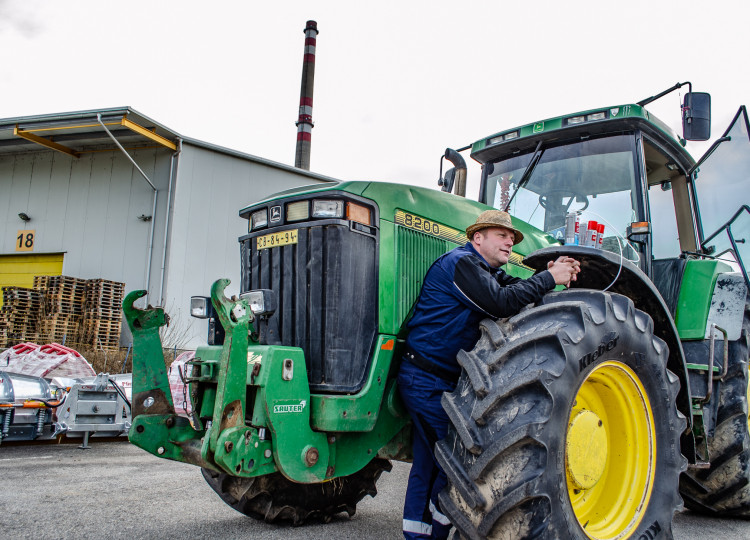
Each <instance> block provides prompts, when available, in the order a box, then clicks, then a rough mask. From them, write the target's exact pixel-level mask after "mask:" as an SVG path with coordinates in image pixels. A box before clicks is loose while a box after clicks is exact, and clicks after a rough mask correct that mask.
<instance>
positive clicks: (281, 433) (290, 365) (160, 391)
mask: <svg viewBox="0 0 750 540" xmlns="http://www.w3.org/2000/svg"><path fill="white" fill-rule="evenodd" d="M228 284H229V280H226V279H221V280H218V281H216V282H215V283H214V284H213V286H212V288H211V301H212V303H213V306H214V309H215V310H216V312H217V314H218V317H219V321H220V322H221V324H222V326H223V327H224V330H225V335H226V337H225V340H224V344H223V346H207V347H201V348H199V349H198V350H197V351H196V357H195V359H194V360H193V361H191V364H192V373H190V375H189V376H188V377H186V382H187V383H188V384H189V387H190V388H191V395H192V396H193V404H194V413H193V418H192V423H191V421H190V420H189V419H188V418H185V417H183V416H178V415H177V414H176V413H175V408H174V402H173V399H172V396H171V393H170V390H169V380H168V376H167V370H166V367H165V365H166V364H165V361H164V354H163V349H162V344H161V339H160V337H159V328H160V327H161V326H163V325H164V324H167V323H168V317H167V315H166V314H165V313H164V311H163V309H161V308H152V307H151V306H149V307H148V308H147V309H146V310H141V309H138V308H135V307H134V306H133V303H134V302H135V301H136V300H137V299H139V298H141V297H143V296H145V294H146V293H145V291H134V292H131V293H130V294H128V296H127V297H126V298H125V301H124V303H123V310H124V312H125V317H126V319H127V321H128V325H129V326H130V329H131V332H132V333H133V416H134V418H133V425H132V427H131V429H130V434H129V438H130V441H131V442H132V443H133V444H135V445H137V446H139V447H141V448H143V449H144V450H146V451H148V452H151V453H152V454H155V455H157V456H160V457H164V458H167V459H172V460H176V461H183V462H186V463H192V464H194V465H198V466H200V467H203V468H206V469H211V470H215V471H219V472H226V473H228V474H230V475H232V476H245V477H251V476H260V475H264V474H270V473H273V472H276V471H280V472H281V473H282V474H284V476H286V477H287V478H289V479H291V480H294V481H296V482H301V483H315V482H321V481H324V480H326V479H330V478H332V477H335V476H343V475H348V474H352V473H354V472H356V471H357V470H359V469H361V468H362V467H363V466H364V465H366V464H367V463H368V462H369V461H370V460H371V459H372V458H374V457H375V455H376V454H378V450H381V449H383V447H384V446H386V444H387V443H388V442H392V445H389V447H387V448H386V449H385V450H386V452H383V451H381V457H393V455H387V454H389V453H391V454H393V452H388V450H390V449H395V450H396V452H397V451H398V450H401V449H402V448H403V444H402V442H401V439H400V438H399V437H397V435H399V432H401V431H402V428H403V427H404V425H405V424H406V421H407V419H406V415H405V414H403V410H402V409H401V407H400V403H398V400H397V398H396V391H395V385H393V384H392V382H391V381H389V380H388V373H389V370H390V367H391V360H392V354H387V353H389V352H391V353H392V347H391V350H390V351H389V348H388V347H387V346H385V345H383V343H387V339H386V338H387V336H386V337H381V339H380V340H379V342H378V351H380V352H381V354H379V355H377V356H376V358H375V359H374V366H373V369H372V370H371V372H370V377H369V379H368V381H367V383H366V384H365V386H364V388H363V390H362V391H361V392H360V393H359V394H357V395H354V396H351V395H350V396H312V399H311V395H310V388H309V384H308V376H307V369H306V366H305V358H304V354H303V352H302V350H301V349H299V348H296V347H285V346H278V345H260V344H259V343H258V342H257V341H255V339H256V338H255V336H257V334H256V333H255V332H254V328H253V322H254V321H255V317H254V315H253V313H252V312H251V310H250V305H249V304H248V303H247V302H246V301H245V300H243V299H239V300H238V299H236V298H232V299H231V300H230V299H228V298H226V297H225V296H224V289H225V288H226V286H227V285H228ZM391 343H392V341H391ZM383 404H385V406H383V407H381V405H383ZM248 407H250V409H249V410H248ZM347 410H348V411H349V417H348V418H347ZM357 410H362V414H361V415H358V414H356V412H355V411H357ZM365 410H366V412H365ZM378 411H379V413H378ZM373 412H374V413H375V414H373ZM208 418H211V419H212V420H207V419H208ZM311 426H312V427H311ZM313 427H315V428H316V430H313ZM341 432H344V433H341ZM346 432H349V433H346ZM337 450H338V452H337ZM337 453H338V456H337ZM337 457H338V459H336V458H337Z"/></svg>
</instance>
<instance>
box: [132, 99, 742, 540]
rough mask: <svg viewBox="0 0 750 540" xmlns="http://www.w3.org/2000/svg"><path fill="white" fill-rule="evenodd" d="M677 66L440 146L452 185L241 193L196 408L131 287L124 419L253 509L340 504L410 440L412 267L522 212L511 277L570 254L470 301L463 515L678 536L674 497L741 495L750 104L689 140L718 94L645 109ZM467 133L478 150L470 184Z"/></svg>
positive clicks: (193, 370) (456, 520)
mask: <svg viewBox="0 0 750 540" xmlns="http://www.w3.org/2000/svg"><path fill="white" fill-rule="evenodd" d="M680 86H682V85H681V84H678V85H676V86H675V87H673V88H672V89H669V90H667V91H665V92H662V93H661V94H659V95H657V96H654V97H652V98H649V99H647V100H644V101H641V102H639V103H636V104H629V105H616V106H611V107H605V108H600V109H594V110H590V111H585V112H580V113H576V114H571V115H566V116H562V117H558V118H552V119H547V120H543V121H539V122H535V123H532V124H528V125H524V126H520V127H516V128H514V129H510V130H505V131H501V132H499V133H497V134H494V135H492V136H490V137H486V138H483V139H481V140H479V141H477V142H475V143H474V144H473V145H470V146H467V147H466V148H462V149H459V151H454V150H450V149H449V150H447V151H446V153H445V157H446V158H447V159H448V160H449V161H451V162H452V164H453V166H454V167H453V168H452V169H451V170H449V171H447V172H446V174H445V175H444V176H443V177H442V178H441V181H440V184H441V185H442V186H443V189H442V191H438V190H434V191H433V190H428V189H423V188H418V187H412V186H405V185H395V184H387V183H377V182H342V183H339V184H336V185H331V186H325V187H315V188H310V187H308V188H300V189H295V190H291V191H286V192H283V193H279V194H277V195H276V196H273V197H271V198H269V199H266V200H263V201H261V202H258V203H255V204H253V205H251V206H249V207H247V208H244V209H242V210H241V211H240V216H242V217H243V218H245V219H247V223H248V232H247V234H246V235H244V236H242V237H241V238H240V239H239V244H240V264H241V269H242V272H241V275H242V281H241V284H240V290H241V294H240V295H239V298H235V297H233V298H231V299H229V298H227V297H226V296H225V294H224V290H225V288H226V286H227V283H228V282H227V281H226V280H224V279H220V280H218V281H216V282H215V283H214V285H213V287H212V290H211V295H210V297H194V298H193V299H192V300H191V310H192V312H193V314H194V315H196V316H199V317H205V318H208V319H209V339H208V344H207V345H206V346H203V347H200V348H198V350H197V351H196V354H195V358H194V360H192V361H191V362H190V364H189V366H188V369H187V370H186V372H187V376H186V382H187V388H188V391H187V393H188V394H189V398H190V400H191V403H192V416H191V417H190V418H187V417H185V416H180V415H178V414H176V409H175V398H174V397H173V396H172V395H171V394H170V389H169V382H168V379H167V373H166V370H165V367H164V366H165V362H164V358H163V355H162V346H161V342H160V339H159V327H160V325H163V324H164V323H165V319H166V317H165V314H164V312H163V311H162V310H161V309H159V308H149V309H146V310H140V309H137V308H135V307H134V306H133V303H134V302H135V301H136V300H137V299H138V298H139V297H140V296H143V294H144V293H143V291H136V292H133V293H131V294H130V295H128V297H127V298H126V300H125V303H124V311H125V315H126V318H127V321H128V324H129V325H130V328H131V330H132V333H133V336H134V350H135V356H134V373H133V415H134V419H133V426H132V429H131V431H130V440H131V441H132V442H133V443H134V444H136V445H138V446H140V447H142V448H143V449H145V450H147V451H149V452H151V453H153V454H155V455H157V456H161V457H164V458H167V459H172V460H177V461H183V462H186V463H192V464H194V465H197V466H199V467H201V469H202V471H203V476H204V477H205V479H206V481H207V482H208V484H209V485H210V486H211V487H212V488H213V489H214V491H216V493H217V494H218V495H219V496H220V497H221V498H222V499H223V500H224V501H225V502H226V503H227V504H229V505H230V506H232V507H233V508H235V509H236V510H238V511H239V512H242V513H243V514H246V515H248V516H251V517H254V518H257V519H264V520H266V521H290V522H293V523H295V524H301V523H304V522H305V521H307V520H311V519H314V520H323V521H327V520H329V519H330V518H331V517H332V516H333V515H335V514H337V513H340V512H348V513H349V515H351V514H353V513H354V512H355V508H356V504H357V503H358V502H359V500H360V499H362V498H363V497H364V496H365V495H367V494H370V495H374V494H375V493H376V488H375V482H376V481H377V480H378V477H379V476H380V474H381V473H382V471H387V470H389V469H390V460H394V459H395V460H403V461H408V460H409V459H410V445H411V426H410V421H409V417H408V415H407V414H406V413H405V411H404V408H403V406H402V404H401V402H400V400H399V396H398V389H397V387H396V377H395V375H396V372H397V370H398V365H399V361H400V357H401V351H402V347H403V343H404V337H405V328H406V322H407V321H408V318H409V314H410V310H411V308H412V306H413V305H414V303H415V301H416V299H417V296H418V294H419V290H420V286H421V283H422V279H423V277H424V275H425V273H426V272H427V269H428V268H429V266H430V265H431V264H432V262H433V261H434V260H435V259H436V258H437V257H438V256H440V255H441V254H442V253H444V252H446V251H447V250H450V249H452V248H453V247H455V246H458V245H461V244H463V243H465V242H466V240H467V239H466V236H465V233H464V230H465V229H466V227H467V226H468V225H469V224H471V223H473V222H474V220H475V219H476V216H477V215H478V214H479V213H480V212H481V211H482V210H484V209H487V208H490V207H495V208H501V209H507V210H508V211H509V212H510V213H511V214H512V216H513V223H514V226H515V227H517V228H518V229H519V230H521V231H522V232H523V234H524V240H523V242H522V243H520V244H519V245H518V246H516V247H515V248H514V249H515V252H514V254H513V257H512V258H511V260H510V262H509V263H508V265H507V270H508V272H509V273H511V274H513V275H516V276H520V277H526V276H529V275H532V274H533V273H534V272H537V271H540V270H542V269H544V268H545V267H546V263H547V261H549V260H551V259H554V258H556V257H557V256H559V255H563V254H565V255H571V256H573V257H575V258H576V259H578V260H580V261H581V266H582V271H581V273H580V275H579V279H578V281H576V282H574V283H573V284H572V286H571V288H570V289H565V290H563V289H562V288H560V289H561V290H557V291H554V292H552V293H550V294H548V295H547V296H545V297H544V298H543V299H542V301H540V302H539V303H538V304H537V305H530V306H528V307H527V308H525V309H524V310H523V311H522V312H521V313H519V314H518V315H516V316H514V317H511V318H509V319H503V320H490V319H487V320H485V321H484V322H483V323H482V324H481V332H482V334H481V338H480V339H479V341H478V342H477V344H476V346H475V347H474V349H473V350H470V351H461V352H460V353H459V355H458V362H459V364H460V365H461V366H462V374H461V377H460V379H459V382H458V386H457V388H456V390H455V391H454V392H452V393H447V394H445V395H444V396H443V406H444V408H445V410H446V411H447V413H448V416H449V417H450V420H451V424H452V428H451V429H450V431H449V434H448V437H447V438H446V439H445V440H443V441H440V442H439V443H438V444H437V446H436V448H435V452H436V456H437V459H438V460H439V462H440V464H441V465H442V467H443V468H444V470H445V472H446V473H447V476H448V479H449V485H448V487H447V488H446V490H445V491H444V492H443V493H442V494H441V496H440V502H441V507H442V510H443V512H444V513H445V514H446V515H447V516H448V517H449V519H450V520H451V522H452V523H453V524H454V525H455V527H456V530H457V532H458V534H459V535H460V537H462V538H467V539H468V538H471V539H478V538H537V537H538V538H596V539H605V538H648V539H653V538H671V536H672V532H671V522H672V516H673V514H674V512H675V510H676V509H678V508H680V507H681V504H682V501H684V503H685V505H687V507H689V508H691V509H693V510H695V511H699V512H705V513H708V514H711V515H714V516H740V517H750V432H749V429H748V346H749V344H750V341H749V340H750V304H748V291H750V282H749V281H748V275H747V266H746V265H747V263H748V262H749V261H750V258H749V257H750V256H749V255H748V247H747V246H748V240H750V236H748V235H750V207H749V206H748V205H747V203H748V202H749V201H748V198H749V197H750V196H749V195H748V193H750V189H748V187H749V186H748V178H747V175H748V171H750V139H748V117H747V112H746V110H745V108H744V107H742V108H740V110H739V112H738V113H737V116H736V117H735V118H734V120H733V121H732V123H731V125H730V127H729V129H728V130H727V131H726V133H725V134H724V136H723V137H721V138H719V139H718V140H717V141H716V143H715V144H714V146H712V147H711V148H710V149H709V151H708V152H707V154H706V155H705V156H704V157H703V158H701V159H700V160H698V161H697V162H696V161H695V160H694V159H693V158H692V157H691V156H690V155H689V154H688V152H687V151H686V150H685V148H684V146H685V139H687V140H707V139H708V138H709V135H710V133H709V129H710V98H709V96H708V95H707V94H702V93H696V92H692V91H690V92H688V93H686V94H685V98H684V104H683V107H682V117H683V134H682V137H680V136H677V135H676V134H674V133H673V132H672V131H671V130H670V129H669V128H668V127H667V126H666V125H665V124H664V123H662V122H661V121H659V120H658V119H657V118H655V117H654V116H652V115H651V114H650V113H649V112H648V110H647V109H646V105H648V103H650V102H651V101H653V100H654V99H657V98H659V97H661V96H662V95H665V94H666V93H668V92H669V91H672V90H676V89H677V88H678V87H680ZM691 90H692V89H691ZM464 151H470V155H471V157H472V158H473V159H475V160H476V161H478V162H479V163H480V164H481V165H482V178H481V187H480V191H479V196H478V201H477V202H474V201H470V200H468V199H467V198H465V197H464V190H465V178H466V168H465V163H464V161H463V158H462V157H461V155H460V152H464ZM441 164H442V160H441ZM743 175H744V176H743ZM451 191H455V192H456V193H455V194H454V193H450V192H451ZM735 210H736V212H734V211H735ZM576 220H578V221H580V223H581V230H580V231H579V235H580V236H579V242H578V245H576V241H575V238H574V237H573V236H570V237H569V238H567V240H568V242H567V243H566V241H565V240H566V234H565V230H566V224H567V225H568V226H570V224H571V223H574V222H575V221H576ZM588 221H597V222H598V223H599V224H604V228H603V231H602V227H601V226H599V227H597V235H598V236H597V239H598V237H601V242H600V243H599V245H600V247H591V246H584V245H581V244H582V243H583V242H582V241H581V240H582V239H583V238H582V237H583V235H584V232H585V230H586V229H587V228H588ZM569 232H570V230H569ZM181 397H182V396H180V398H181Z"/></svg>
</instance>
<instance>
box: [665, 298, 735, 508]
mask: <svg viewBox="0 0 750 540" xmlns="http://www.w3.org/2000/svg"><path fill="white" fill-rule="evenodd" d="M749 351H750V302H748V303H746V304H745V319H744V322H743V325H742V332H741V333H740V338H739V339H738V340H735V341H730V342H729V364H728V366H727V374H726V377H725V379H724V381H722V382H720V383H717V382H714V388H717V386H718V392H717V393H715V394H714V396H715V397H714V399H716V396H718V399H719V403H718V409H717V414H716V429H715V431H714V436H713V437H709V439H708V441H707V443H708V458H709V460H710V463H711V466H710V467H709V468H708V469H702V470H701V469H698V470H689V471H687V472H686V473H685V474H684V475H682V478H680V491H681V493H682V497H683V498H684V499H685V506H687V507H688V508H690V509H691V510H694V511H696V512H700V513H702V514H708V515H711V516H715V517H719V516H721V517H742V518H750V417H748V403H750V384H748V354H749ZM696 442H697V443H698V446H699V447H700V448H702V447H703V446H704V445H705V444H706V441H705V440H703V439H698V440H697V441H696Z"/></svg>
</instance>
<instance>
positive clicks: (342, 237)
mask: <svg viewBox="0 0 750 540" xmlns="http://www.w3.org/2000/svg"><path fill="white" fill-rule="evenodd" d="M296 229H297V238H298V240H297V243H296V244H292V245H285V246H277V247H272V248H267V249H260V250H259V249H257V242H256V237H257V236H260V235H258V234H255V235H253V236H252V237H249V238H248V237H245V238H243V240H242V241H241V243H240V245H241V247H240V253H241V256H242V291H243V292H244V291H248V290H253V289H271V290H273V291H274V292H275V293H276V296H277V301H278V308H277V310H276V313H275V314H274V315H273V317H272V320H271V323H272V324H273V322H274V320H275V321H276V322H277V323H278V329H279V337H280V339H281V343H282V344H283V345H287V346H293V347H300V348H301V349H302V350H303V351H304V353H305V360H306V363H307V370H308V377H309V380H310V388H311V390H312V391H313V392H347V393H350V392H357V391H358V390H359V389H360V388H361V387H362V385H363V384H364V381H365V376H366V368H367V365H368V361H369V358H370V356H371V350H372V347H373V344H374V342H375V336H376V333H377V321H378V296H377V295H378V260H377V236H376V235H372V234H365V233H361V232H358V231H355V230H352V228H351V225H350V224H349V223H348V222H341V221H338V222H336V223H330V222H328V223H326V224H315V223H300V224H298V225H297V228H296ZM373 230H374V231H375V230H376V229H373ZM267 232H269V231H267V230H266V231H264V233H267Z"/></svg>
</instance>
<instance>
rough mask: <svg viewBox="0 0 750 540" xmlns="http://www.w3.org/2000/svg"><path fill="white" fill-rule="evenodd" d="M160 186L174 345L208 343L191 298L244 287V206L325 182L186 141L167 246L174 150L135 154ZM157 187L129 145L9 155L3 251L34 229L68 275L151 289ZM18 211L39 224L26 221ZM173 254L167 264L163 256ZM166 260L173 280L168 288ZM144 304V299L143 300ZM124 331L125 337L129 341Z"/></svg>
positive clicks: (0, 213)
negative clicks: (225, 285)
mask: <svg viewBox="0 0 750 540" xmlns="http://www.w3.org/2000/svg"><path fill="white" fill-rule="evenodd" d="M130 155H131V156H133V158H134V159H135V161H136V163H138V165H139V167H140V168H141V169H142V170H143V171H144V172H145V173H146V175H147V176H148V177H149V178H150V180H151V181H152V182H153V183H154V184H155V185H156V187H157V189H158V190H159V192H158V197H157V201H158V204H157V210H156V216H154V217H152V219H153V220H154V236H153V248H152V251H153V253H152V259H151V276H150V287H149V288H148V289H149V302H150V303H151V304H153V305H159V304H160V303H161V301H160V300H161V299H160V298H159V292H160V289H163V291H162V292H163V296H164V299H163V300H164V306H165V307H166V309H167V311H168V312H169V313H170V315H171V316H172V318H173V321H174V324H173V325H172V328H171V329H170V333H171V337H170V338H169V339H168V341H169V344H170V345H171V344H177V345H179V346H197V345H199V344H201V343H204V342H205V336H206V325H205V322H203V321H198V320H197V319H192V318H190V317H189V316H188V314H189V302H190V296H191V295H198V294H200V295H207V294H208V293H209V290H210V286H211V284H212V283H213V281H215V280H216V279H218V278H220V277H228V278H230V279H231V280H232V285H231V286H230V287H231V290H232V291H233V293H236V292H238V291H239V284H240V254H239V251H240V248H239V243H238V242H237V239H238V237H239V236H241V235H243V234H245V233H246V232H247V221H245V220H244V219H240V217H239V215H238V213H239V210H240V209H241V208H243V207H244V206H246V205H248V204H250V203H252V202H255V201H257V200H259V199H261V198H264V197H266V196H268V195H270V194H272V193H275V192H277V191H281V190H283V189H288V188H291V187H297V186H301V185H305V184H310V183H317V181H316V179H315V178H313V177H310V176H306V175H304V174H298V173H296V172H294V171H293V170H290V169H283V168H277V167H273V166H270V165H266V164H263V163H260V162H256V161H252V160H251V159H247V158H243V157H241V156H235V155H230V154H229V153H224V152H220V151H216V150H213V149H210V148H204V147H202V146H197V145H193V144H187V143H186V144H184V145H183V150H182V153H181V154H180V155H179V158H178V161H179V163H178V166H177V170H178V173H177V178H176V180H175V181H173V185H174V192H173V195H172V201H171V207H172V211H173V214H172V216H171V217H170V224H169V228H170V236H169V238H168V240H167V244H168V249H167V252H166V261H164V260H163V258H162V256H163V253H164V226H165V222H166V219H165V218H166V216H167V214H166V210H167V208H166V207H167V200H168V192H169V189H168V188H169V185H168V184H169V173H170V165H171V161H172V155H173V152H172V151H171V150H169V149H164V148H150V149H140V150H135V151H130ZM153 193H154V192H153V190H152V189H151V187H150V186H149V185H148V183H146V181H145V180H144V179H143V177H142V176H141V175H140V174H139V173H138V171H137V170H136V169H135V168H134V167H133V165H132V163H131V162H130V161H129V160H128V159H127V157H126V156H124V155H123V154H122V153H121V152H120V151H109V150H108V151H102V152H92V153H87V154H84V155H83V156H82V157H80V158H78V159H76V158H72V157H70V156H67V155H65V154H62V153H59V152H51V151H40V152H25V153H18V154H3V155H0V232H2V234H1V235H0V254H6V255H15V254H16V253H17V252H16V251H15V242H16V236H17V231H19V230H34V231H35V242H34V249H33V251H32V252H30V253H29V254H42V253H62V254H63V256H64V259H63V268H62V273H63V274H65V275H70V276H74V277H79V278H84V279H92V278H103V279H108V280H113V281H120V282H124V283H125V292H126V293H128V292H130V291H132V290H136V289H143V288H146V273H147V272H146V264H147V261H148V253H149V242H150V238H149V236H150V228H151V222H150V221H144V220H142V219H139V216H147V217H148V216H151V214H152V205H153ZM19 212H25V213H26V214H28V215H29V216H30V217H31V221H29V222H23V221H22V220H21V219H20V218H19V217H18V213H19ZM163 261H164V262H163ZM162 264H164V266H165V272H164V274H165V283H164V286H163V287H161V275H162ZM139 307H142V306H140V304H139ZM129 340H130V338H129V333H128V332H127V329H125V331H124V337H123V342H124V343H127V342H129Z"/></svg>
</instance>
